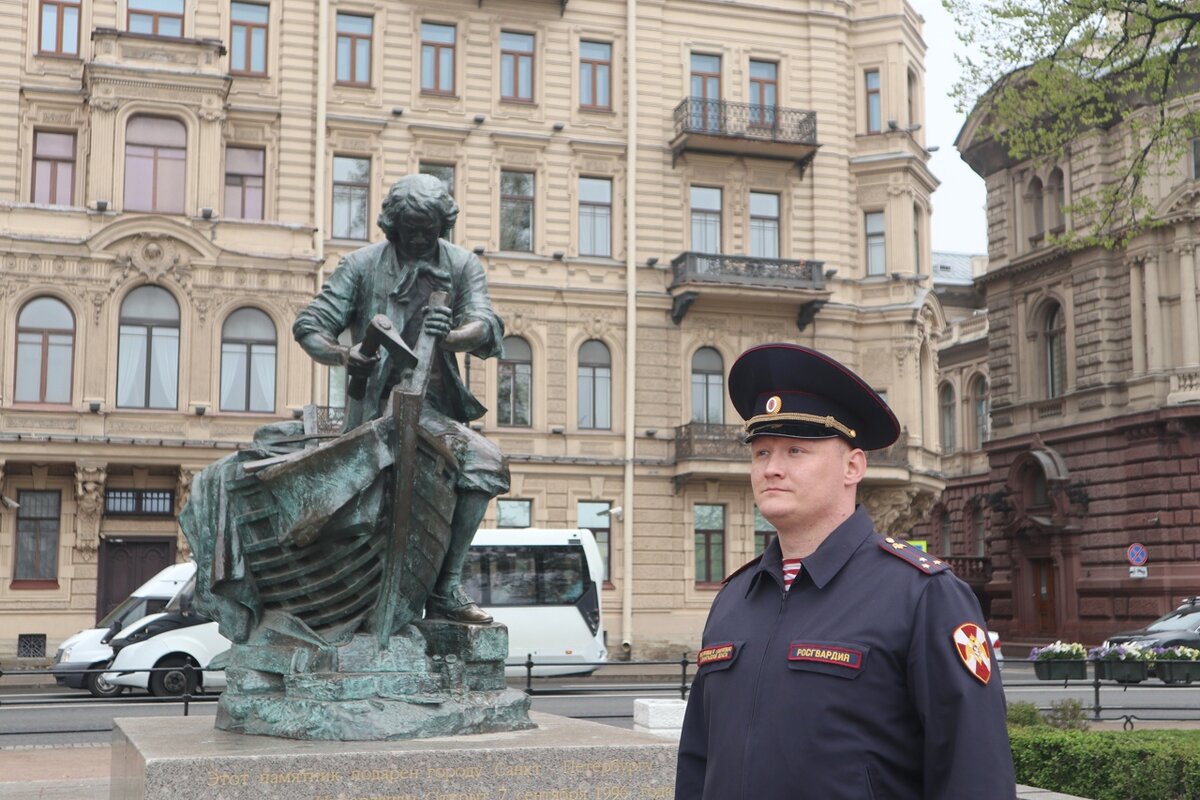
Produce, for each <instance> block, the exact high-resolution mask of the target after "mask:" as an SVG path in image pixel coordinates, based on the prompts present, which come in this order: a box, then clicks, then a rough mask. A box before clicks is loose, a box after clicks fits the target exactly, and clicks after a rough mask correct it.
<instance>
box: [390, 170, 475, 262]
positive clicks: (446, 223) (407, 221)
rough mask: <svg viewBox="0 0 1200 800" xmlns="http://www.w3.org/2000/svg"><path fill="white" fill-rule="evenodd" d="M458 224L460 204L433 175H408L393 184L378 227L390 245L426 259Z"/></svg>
mask: <svg viewBox="0 0 1200 800" xmlns="http://www.w3.org/2000/svg"><path fill="white" fill-rule="evenodd" d="M457 220H458V204H457V203H455V202H454V198H453V197H451V196H450V193H449V192H447V191H446V187H445V186H443V185H442V182H441V180H439V179H438V178H435V177H434V176H432V175H405V176H404V177H403V178H401V179H400V180H398V181H396V182H395V183H393V184H392V188H391V189H389V190H388V194H387V197H386V198H384V200H383V208H382V209H381V210H380V212H379V219H378V224H379V228H380V230H382V231H383V233H384V235H385V236H387V238H388V241H390V242H392V243H394V244H395V245H397V246H398V247H400V248H401V249H402V250H404V251H406V252H409V253H411V254H413V255H425V254H426V253H427V252H428V251H430V250H431V249H432V248H433V247H434V246H436V244H437V238H438V237H439V236H442V237H445V236H448V235H449V233H450V231H451V230H452V229H453V228H454V223H455V222H456V221H457Z"/></svg>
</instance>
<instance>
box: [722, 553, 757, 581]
mask: <svg viewBox="0 0 1200 800" xmlns="http://www.w3.org/2000/svg"><path fill="white" fill-rule="evenodd" d="M760 561H762V555H761V554H760V555H757V556H755V557H754V558H752V559H750V560H749V561H747V562H746V563H745V564H742V565H741V566H740V567H738V568H737V569H735V570H734V571H733V572H731V573H729V574H728V575H726V576H725V580H723V581H721V585H722V586H724V585H725V584H727V583H729V582H730V581H731V580H733V579H734V578H736V577H737V576H738V575H741V574H742V573H743V572H745V571H746V570H748V569H750V567H753V566H754V565H755V564H757V563H758V562H760Z"/></svg>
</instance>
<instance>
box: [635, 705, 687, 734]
mask: <svg viewBox="0 0 1200 800" xmlns="http://www.w3.org/2000/svg"><path fill="white" fill-rule="evenodd" d="M686 711H687V701H686V700H671V699H669V698H660V697H655V698H649V699H638V700H634V701H633V729H634V730H635V731H637V732H638V733H649V734H651V735H654V736H662V737H664V738H667V739H671V740H673V741H676V742H678V741H679V737H680V736H681V735H682V734H683V715H684V713H685V712H686Z"/></svg>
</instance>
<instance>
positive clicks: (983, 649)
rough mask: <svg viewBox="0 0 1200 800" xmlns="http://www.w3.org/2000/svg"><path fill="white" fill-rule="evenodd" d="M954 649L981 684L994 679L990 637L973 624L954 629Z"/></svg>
mask: <svg viewBox="0 0 1200 800" xmlns="http://www.w3.org/2000/svg"><path fill="white" fill-rule="evenodd" d="M954 648H955V649H956V650H957V651H958V657H959V658H960V659H962V663H963V666H964V667H966V668H967V672H969V673H971V674H972V675H974V676H975V677H976V678H977V679H978V680H979V682H980V683H983V684H986V683H987V682H988V680H989V679H990V678H991V677H992V659H991V656H990V655H989V652H988V637H987V634H986V633H984V631H983V629H982V628H980V627H979V626H978V625H976V624H975V623H973V622H964V623H963V624H962V625H959V626H958V627H957V628H955V629H954Z"/></svg>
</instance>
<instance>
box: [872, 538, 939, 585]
mask: <svg viewBox="0 0 1200 800" xmlns="http://www.w3.org/2000/svg"><path fill="white" fill-rule="evenodd" d="M879 547H880V549H882V550H883V552H885V553H891V554H892V555H894V556H895V557H896V558H898V559H900V560H901V561H905V562H907V563H908V564H910V565H912V566H913V567H916V568H917V569H919V570H920V571H921V572H924V573H925V574H926V575H936V574H937V573H939V572H945V571H946V570H948V569H950V565H949V564H947V563H946V562H945V561H943V560H942V559H940V558H934V557H933V556H931V555H929V554H928V553H926V552H925V551H924V550H922V549H921V548H919V547H914V546H913V545H911V544H909V543H908V542H906V541H904V540H902V539H897V538H895V537H892V536H884V537H881V538H880V539H879Z"/></svg>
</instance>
